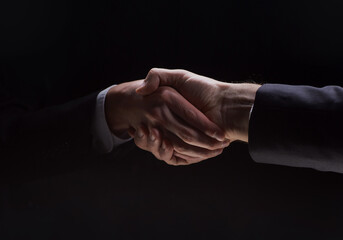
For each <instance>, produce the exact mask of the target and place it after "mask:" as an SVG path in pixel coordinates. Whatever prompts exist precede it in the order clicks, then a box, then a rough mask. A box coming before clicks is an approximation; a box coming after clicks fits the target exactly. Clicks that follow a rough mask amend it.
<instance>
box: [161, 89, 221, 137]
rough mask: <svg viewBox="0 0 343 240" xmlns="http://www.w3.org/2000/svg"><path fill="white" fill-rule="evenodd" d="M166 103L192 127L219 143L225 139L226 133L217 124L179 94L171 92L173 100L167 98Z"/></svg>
mask: <svg viewBox="0 0 343 240" xmlns="http://www.w3.org/2000/svg"><path fill="white" fill-rule="evenodd" d="M166 102H167V106H168V107H169V108H170V109H171V110H172V112H174V113H175V114H176V115H177V116H178V117H180V118H181V119H182V120H184V121H185V122H186V123H188V124H190V126H193V127H194V128H197V129H199V130H200V131H201V132H203V133H205V134H206V135H207V136H209V137H211V138H215V139H217V140H218V141H223V140H224V139H225V133H224V131H223V130H222V129H221V128H220V127H218V125H217V124H215V123H213V122H212V121H210V120H209V119H208V118H207V117H206V116H205V114H203V113H202V112H201V111H199V110H198V109H197V108H196V107H194V106H193V105H192V104H191V103H190V102H188V101H187V100H186V99H185V98H184V97H183V96H182V95H180V94H179V93H178V92H171V98H167V99H166Z"/></svg>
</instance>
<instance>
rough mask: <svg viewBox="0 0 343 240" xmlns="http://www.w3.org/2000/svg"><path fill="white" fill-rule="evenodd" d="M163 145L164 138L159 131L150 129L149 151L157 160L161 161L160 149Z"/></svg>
mask: <svg viewBox="0 0 343 240" xmlns="http://www.w3.org/2000/svg"><path fill="white" fill-rule="evenodd" d="M161 143H162V136H161V134H160V132H159V130H158V129H156V128H154V127H149V137H148V141H147V150H148V151H149V152H151V153H152V154H153V155H154V156H155V157H156V158H157V159H160V160H162V159H161V156H160V148H161Z"/></svg>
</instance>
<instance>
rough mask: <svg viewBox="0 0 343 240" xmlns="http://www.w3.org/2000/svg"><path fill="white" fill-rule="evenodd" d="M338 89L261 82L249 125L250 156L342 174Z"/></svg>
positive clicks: (342, 107) (342, 102) (342, 95)
mask: <svg viewBox="0 0 343 240" xmlns="http://www.w3.org/2000/svg"><path fill="white" fill-rule="evenodd" d="M342 124H343V88H341V87H338V86H327V87H323V88H315V87H309V86H290V85H281V84H265V85H263V86H262V87H261V88H260V89H259V90H258V91H257V94H256V100H255V104H254V108H253V111H252V114H251V118H250V126H249V148H250V154H251V156H252V158H253V159H254V160H255V161H257V162H261V163H273V164H280V165H288V166H296V167H310V168H315V169H318V170H321V171H333V172H339V173H343V141H342V136H343V126H342Z"/></svg>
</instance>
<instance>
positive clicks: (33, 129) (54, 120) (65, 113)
mask: <svg viewBox="0 0 343 240" xmlns="http://www.w3.org/2000/svg"><path fill="white" fill-rule="evenodd" d="M95 100H96V93H95V94H91V95H89V96H86V97H83V98H81V99H78V100H75V101H72V102H69V103H67V104H63V105H59V106H53V107H49V108H46V109H41V110H38V111H32V112H31V111H30V112H22V113H15V114H10V112H12V111H10V110H9V109H8V110H7V111H6V114H3V115H2V118H1V123H2V124H1V140H0V141H1V142H0V143H1V144H0V147H1V152H2V153H4V154H5V156H7V157H9V158H11V159H21V158H25V159H40V160H42V161H50V160H51V159H56V158H57V157H58V156H66V155H68V154H76V155H82V154H86V153H88V152H89V151H90V150H91V134H90V127H91V120H92V117H93V114H94V107H95Z"/></svg>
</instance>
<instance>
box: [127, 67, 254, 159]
mask: <svg viewBox="0 0 343 240" xmlns="http://www.w3.org/2000/svg"><path fill="white" fill-rule="evenodd" d="M162 86H170V87H172V88H174V89H175V90H177V91H178V92H179V93H180V94H181V95H182V96H183V97H185V98H186V99H187V100H188V101H189V102H190V103H192V104H193V105H194V106H195V107H196V108H198V109H199V110H200V111H201V112H203V113H204V114H205V115H206V116H207V117H208V119H210V120H211V121H213V122H214V123H216V124H217V125H218V126H219V127H220V128H221V129H223V130H224V133H225V138H226V139H227V141H229V142H232V141H236V140H239V141H244V142H248V130H249V113H250V110H251V107H252V106H253V103H254V100H255V96H256V92H257V90H258V88H259V87H260V85H258V84H232V83H223V82H220V81H216V80H214V79H211V78H207V77H204V76H201V75H197V74H194V73H192V72H189V71H186V70H168V69H160V68H153V69H151V70H150V72H149V73H148V75H147V77H146V78H145V80H144V82H143V83H142V85H141V86H140V87H139V88H137V89H136V92H137V93H139V94H141V95H143V96H148V95H150V94H152V93H154V92H155V91H158V89H160V88H161V87H162ZM130 134H131V135H132V136H134V132H131V133H130ZM134 137H135V136H134ZM137 141H138V144H142V143H141V141H142V142H143V141H144V140H137ZM176 153H177V151H176ZM174 155H175V154H174Z"/></svg>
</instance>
